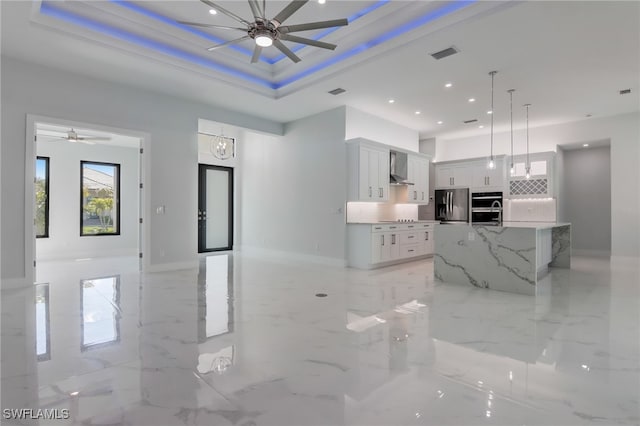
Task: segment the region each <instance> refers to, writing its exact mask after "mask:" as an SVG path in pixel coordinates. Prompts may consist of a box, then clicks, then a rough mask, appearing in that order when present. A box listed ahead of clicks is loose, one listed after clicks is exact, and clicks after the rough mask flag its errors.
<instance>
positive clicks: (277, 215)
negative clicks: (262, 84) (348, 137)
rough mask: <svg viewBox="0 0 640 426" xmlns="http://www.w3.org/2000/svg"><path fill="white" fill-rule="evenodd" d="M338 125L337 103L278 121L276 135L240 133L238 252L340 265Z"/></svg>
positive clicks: (342, 192)
mask: <svg viewBox="0 0 640 426" xmlns="http://www.w3.org/2000/svg"><path fill="white" fill-rule="evenodd" d="M344 129H345V114H344V108H337V109H333V110H330V111H326V112H323V113H320V114H317V115H314V116H311V117H307V118H303V119H301V120H297V121H294V122H291V123H288V124H286V126H285V134H284V136H282V137H269V136H265V135H260V134H256V133H252V132H245V134H244V136H243V138H242V141H241V143H239V144H238V156H239V158H240V163H241V167H242V175H241V176H240V178H239V180H238V181H239V182H238V185H239V187H238V189H239V196H240V205H239V206H238V208H239V209H240V223H241V224H242V230H241V232H240V241H241V245H242V249H243V250H244V249H249V248H259V249H268V250H273V251H282V252H289V253H291V254H292V255H298V256H312V257H317V258H324V259H327V260H329V261H331V262H335V263H341V262H343V260H344V256H345V219H344V205H345V200H346V146H345V143H344V139H345V134H344ZM339 209H341V210H340V211H338V210H339ZM318 260H319V259H318Z"/></svg>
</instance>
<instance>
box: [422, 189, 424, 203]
mask: <svg viewBox="0 0 640 426" xmlns="http://www.w3.org/2000/svg"><path fill="white" fill-rule="evenodd" d="M422 201H424V191H422Z"/></svg>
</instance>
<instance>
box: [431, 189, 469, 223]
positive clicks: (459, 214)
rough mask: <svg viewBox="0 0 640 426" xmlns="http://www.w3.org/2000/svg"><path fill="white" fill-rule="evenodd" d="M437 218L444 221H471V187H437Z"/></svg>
mask: <svg viewBox="0 0 640 426" xmlns="http://www.w3.org/2000/svg"><path fill="white" fill-rule="evenodd" d="M435 207H436V220H439V221H441V222H443V223H458V222H459V223H463V222H469V188H461V189H436V202H435Z"/></svg>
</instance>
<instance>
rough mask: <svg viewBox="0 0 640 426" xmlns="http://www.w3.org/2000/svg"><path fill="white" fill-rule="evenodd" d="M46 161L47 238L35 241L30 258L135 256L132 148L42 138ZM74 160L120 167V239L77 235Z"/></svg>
mask: <svg viewBox="0 0 640 426" xmlns="http://www.w3.org/2000/svg"><path fill="white" fill-rule="evenodd" d="M37 154H38V155H39V156H44V157H49V194H50V201H49V238H38V239H37V240H36V259H38V260H44V259H64V258H77V257H101V256H126V255H130V256H135V255H136V254H137V249H138V226H139V224H138V217H139V214H138V204H139V199H138V193H139V191H140V189H139V187H138V183H139V170H138V169H139V164H138V148H127V147H122V146H109V145H86V144H80V143H70V142H67V141H63V140H61V141H51V140H44V141H38V143H37ZM80 161H101V162H107V163H116V164H120V235H109V236H94V237H92V236H86V237H81V236H80Z"/></svg>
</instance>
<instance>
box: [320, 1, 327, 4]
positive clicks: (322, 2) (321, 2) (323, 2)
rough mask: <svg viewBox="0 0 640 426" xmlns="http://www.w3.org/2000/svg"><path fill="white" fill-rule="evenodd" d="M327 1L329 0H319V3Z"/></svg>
mask: <svg viewBox="0 0 640 426" xmlns="http://www.w3.org/2000/svg"><path fill="white" fill-rule="evenodd" d="M326 2H327V0H318V3H320V4H325V3H326Z"/></svg>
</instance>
